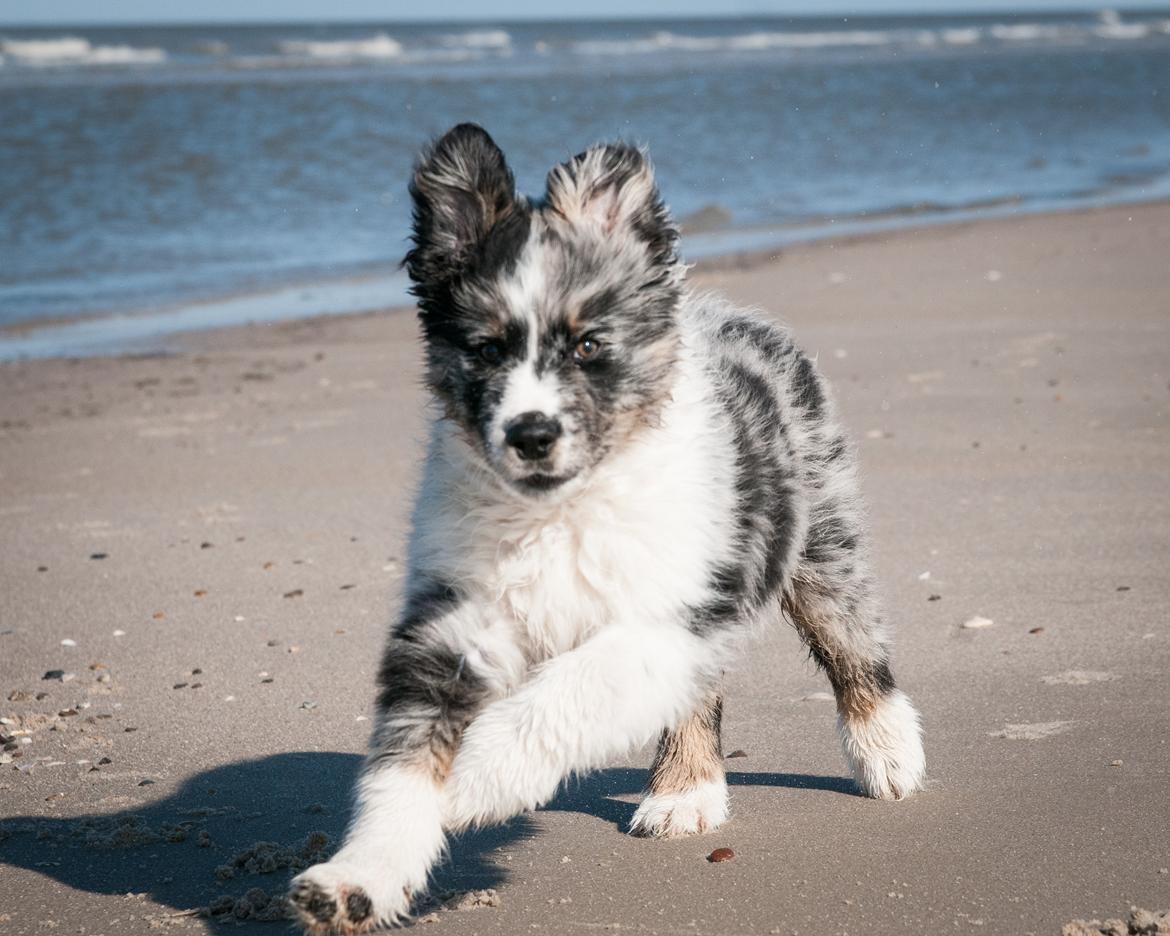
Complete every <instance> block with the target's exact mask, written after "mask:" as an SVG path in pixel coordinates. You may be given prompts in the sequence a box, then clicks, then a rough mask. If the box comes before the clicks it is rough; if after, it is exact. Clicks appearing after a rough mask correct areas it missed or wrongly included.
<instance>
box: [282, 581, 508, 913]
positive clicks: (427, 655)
mask: <svg viewBox="0 0 1170 936" xmlns="http://www.w3.org/2000/svg"><path fill="white" fill-rule="evenodd" d="M524 666H525V661H524V660H523V659H522V657H521V655H520V651H519V649H518V648H517V647H516V646H515V645H514V643H513V642H512V641H511V640H510V639H509V637H508V636H507V631H506V628H504V627H498V626H497V627H494V628H493V627H492V626H491V625H490V624H489V623H488V622H486V621H484V620H482V619H481V618H480V617H479V612H478V611H476V609H475V608H474V606H472V605H470V604H468V605H464V606H462V607H459V608H455V609H452V610H449V611H447V612H446V613H444V614H442V615H439V616H438V617H437V618H436V619H435V620H433V621H426V622H421V623H420V622H418V621H412V620H411V619H410V616H409V614H408V617H407V620H406V621H404V623H403V625H401V626H400V627H399V628H398V631H397V633H396V635H395V636H393V637H392V638H391V639H390V641H389V643H388V645H387V647H386V651H385V655H384V657H383V659H382V668H381V672H380V673H379V676H378V686H379V694H378V707H377V708H378V711H377V722H376V724H375V728H374V733H373V738H372V740H371V746H370V754H369V756H368V757H367V759H366V763H365V766H364V767H363V769H362V774H361V776H360V778H359V779H358V784H357V793H356V798H355V799H356V802H355V806H354V813H353V819H352V820H351V822H350V826H349V829H348V831H347V832H346V836H345V841H344V842H343V843H342V846H341V848H340V849H339V850H338V852H337V853H336V854H335V855H334V856H333V857H332V858H331V859H330V860H329V861H328V862H325V863H323V864H318V865H314V866H313V867H311V868H309V869H308V870H307V871H305V872H303V873H302V874H300V875H298V876H297V877H296V878H294V879H293V882H292V889H291V892H290V895H289V896H290V899H291V901H292V904H293V906H294V908H295V909H296V912H297V915H298V918H299V920H300V922H301V925H302V926H304V927H305V929H307V930H308V931H310V932H313V933H329V932H338V933H357V932H362V931H364V930H368V929H373V928H375V927H378V926H382V925H388V924H393V923H396V922H398V921H399V920H401V919H402V918H403V917H404V916H405V915H406V914H407V912H408V910H409V908H410V903H411V898H412V897H413V896H414V895H415V894H416V893H417V892H418V891H420V890H422V889H423V887H424V886H425V885H426V881H427V875H428V873H429V872H430V869H431V867H432V865H433V864H434V863H435V861H436V860H437V859H438V857H439V855H440V854H441V852H442V850H443V845H444V834H443V816H442V804H443V800H442V795H441V790H442V786H443V783H444V781H445V779H446V777H447V774H448V772H449V771H450V768H451V762H452V759H453V757H454V756H455V751H456V748H457V747H458V745H459V739H460V736H461V735H462V733H463V729H464V727H465V726H466V724H467V723H468V722H469V721H470V720H471V718H472V717H473V716H474V714H475V713H476V712H477V711H478V710H479V709H480V708H481V707H482V706H483V705H484V704H486V703H487V702H488V701H489V700H490V699H492V698H494V697H497V696H499V695H502V694H503V693H504V692H506V691H507V690H508V688H509V687H510V686H511V685H513V684H514V683H515V682H517V681H519V679H520V678H521V676H522V674H523V671H524Z"/></svg>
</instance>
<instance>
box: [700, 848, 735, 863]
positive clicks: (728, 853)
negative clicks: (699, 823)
mask: <svg viewBox="0 0 1170 936" xmlns="http://www.w3.org/2000/svg"><path fill="white" fill-rule="evenodd" d="M734 857H735V852H733V851H732V850H731V849H730V848H716V849H715V851H713V852H711V854H709V855H708V856H707V860H708V861H709V862H711V863H712V864H718V863H719V862H721V861H730V860H731V859H732V858H734Z"/></svg>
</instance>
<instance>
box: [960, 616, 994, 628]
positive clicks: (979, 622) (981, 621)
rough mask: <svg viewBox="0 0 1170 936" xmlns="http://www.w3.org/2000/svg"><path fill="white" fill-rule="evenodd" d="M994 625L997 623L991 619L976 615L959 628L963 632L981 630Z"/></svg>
mask: <svg viewBox="0 0 1170 936" xmlns="http://www.w3.org/2000/svg"><path fill="white" fill-rule="evenodd" d="M994 624H995V621H993V620H992V619H991V618H985V617H980V616H979V615H975V617H972V618H968V619H967V620H965V621H964V622H963V623H962V624H961V625H959V626H960V627H962V628H963V630H981V629H982V628H984V627H991V626H993V625H994Z"/></svg>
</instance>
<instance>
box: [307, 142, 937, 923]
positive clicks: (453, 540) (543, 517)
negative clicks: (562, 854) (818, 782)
mask: <svg viewBox="0 0 1170 936" xmlns="http://www.w3.org/2000/svg"><path fill="white" fill-rule="evenodd" d="M410 192H411V195H412V197H413V199H414V234H413V248H412V249H411V250H410V252H409V253H408V255H407V257H406V268H407V270H408V271H409V273H410V276H411V279H412V281H413V283H414V293H415V295H416V296H417V298H418V305H419V310H420V311H419V314H420V318H421V322H422V332H423V337H424V343H425V348H426V362H427V371H426V373H427V383H428V385H429V387H430V390H431V392H432V393H433V395H434V400H435V402H436V404H437V407H436V411H435V417H434V419H433V421H432V423H431V427H430V439H429V445H428V450H427V455H426V467H425V470H424V474H423V480H422V486H421V490H420V492H419V494H418V499H417V504H416V508H415V512H414V518H413V533H412V536H411V540H410V552H409V564H410V572H409V578H408V584H407V587H406V596H405V606H404V608H403V610H402V613H401V616H400V618H399V619H398V621H397V623H396V625H395V626H394V627H393V628H392V630H391V633H390V636H389V640H388V642H387V646H386V650H385V655H384V656H383V658H382V664H381V671H380V673H379V676H378V696H377V717H376V724H375V727H374V731H373V738H372V741H371V746H370V753H369V756H368V758H367V760H366V763H365V767H364V768H363V770H362V774H361V777H360V779H359V780H358V784H357V793H356V805H355V810H354V817H353V820H352V824H351V826H350V828H349V831H348V833H347V834H346V838H345V842H344V844H343V845H342V846H341V848H340V850H339V851H338V852H337V854H336V855H335V856H334V857H333V858H332V859H331V860H330V861H328V862H326V863H324V864H319V865H316V866H314V867H311V868H309V869H308V870H307V871H305V872H304V873H302V874H301V875H299V876H298V877H297V878H296V879H295V880H294V881H293V885H292V892H291V900H292V902H293V905H294V906H295V908H296V910H297V913H298V915H299V918H300V921H301V923H302V924H303V926H304V927H305V928H306V929H308V930H309V931H311V932H331V931H336V932H341V933H352V932H360V931H363V930H366V929H370V928H374V927H376V926H380V925H387V924H393V923H395V922H398V921H400V920H402V919H403V918H404V917H405V916H406V914H407V913H408V911H409V908H410V904H411V900H412V898H413V897H414V895H416V894H417V893H419V891H421V890H422V889H423V888H424V886H425V885H426V882H427V876H428V874H429V872H430V871H431V868H432V867H433V865H434V864H435V862H436V861H437V860H438V859H439V857H440V855H441V854H442V852H443V848H444V843H445V836H446V835H447V834H448V833H452V832H459V831H460V830H463V829H466V828H468V827H470V826H476V825H482V824H485V823H494V822H501V821H503V820H505V819H507V818H509V817H510V816H514V815H515V814H517V813H519V812H521V811H523V810H526V809H533V808H535V807H537V806H539V805H541V804H542V803H545V802H547V801H548V800H549V799H550V798H551V797H552V796H553V795H554V794H555V793H556V791H557V789H558V787H559V786H560V785H561V782H562V781H563V780H564V779H565V778H566V777H567V776H569V775H570V774H572V773H574V772H578V771H587V770H592V769H595V768H598V767H601V766H602V765H603V764H605V763H606V762H607V761H608V760H610V759H611V758H613V757H615V756H616V755H620V754H622V753H623V752H626V751H628V750H630V749H632V748H634V747H636V746H638V745H642V744H644V743H646V742H648V741H650V740H652V739H653V738H654V737H656V736H657V737H658V738H659V741H658V752H657V754H656V756H655V758H654V763H653V765H652V767H651V769H650V779H649V785H648V789H647V791H646V797H645V799H644V800H643V802H642V804H641V805H640V806H639V807H638V810H637V812H636V813H635V815H634V818H633V821H632V823H631V830H630V831H631V832H633V833H635V834H638V835H647V836H664V837H665V836H679V835H690V834H693V833H699V832H708V831H710V830H712V829H715V828H716V827H718V826H719V824H720V823H722V822H723V821H724V820H725V819H726V818H727V815H728V804H727V785H726V782H725V780H724V772H723V765H722V762H721V757H722V755H721V750H720V740H719V721H720V710H721V705H722V703H721V699H720V697H719V694H718V691H717V689H716V686H717V684H718V681H719V677H720V674H721V671H722V669H723V668H724V667H726V666H727V665H728V663H729V657H730V654H731V651H732V650H733V648H734V645H735V644H737V643H739V642H741V639H742V637H743V635H745V634H746V633H748V632H749V631H751V630H752V629H753V625H754V624H756V623H757V622H769V623H770V622H772V621H774V620H776V619H777V618H779V617H780V616H781V615H782V614H783V615H784V616H786V617H787V618H788V619H789V620H790V621H791V622H792V623H793V624H794V625H795V627H796V629H797V631H798V632H799V634H800V636H801V637H802V638H803V639H804V641H805V643H806V644H807V645H808V648H809V650H810V652H811V654H812V657H813V659H815V660H816V661H817V663H818V664H819V665H820V666H821V667H822V668H823V669H824V671H825V673H826V675H827V676H828V678H829V682H830V683H831V685H832V687H833V691H834V693H835V696H836V700H837V714H838V725H839V728H840V733H841V738H842V741H843V744H844V749H845V757H846V760H847V761H848V763H849V766H850V769H851V770H852V772H853V775H854V777H855V778H856V780H857V783H858V785H859V786H860V788H861V789H862V791H864V792H865V793H866V794H868V795H869V796H873V797H877V798H880V799H900V798H902V797H904V796H908V795H909V794H910V793H912V792H914V791H915V790H917V789H918V788H919V787H920V786H921V785H922V782H923V770H924V766H923V753H922V741H921V733H920V729H919V720H918V714H917V713H916V711H915V710H914V708H913V706H912V705H911V704H910V701H909V699H908V698H907V697H906V696H905V695H904V694H903V693H902V692H901V691H899V690H898V689H897V688H896V687H895V684H894V677H893V676H892V675H891V673H890V665H889V633H888V629H887V626H886V624H885V622H884V621H883V618H882V614H881V611H880V609H879V607H878V604H877V601H876V599H875V596H874V586H873V580H872V577H871V575H870V572H869V569H868V565H867V559H866V542H865V541H866V533H865V523H864V519H863V515H862V508H861V505H860V501H859V498H858V493H857V483H856V479H855V469H854V456H853V453H852V451H851V449H850V446H849V443H848V442H847V441H846V438H845V435H844V433H843V431H842V429H841V427H840V426H839V425H838V423H837V418H836V415H835V412H834V405H833V403H832V401H831V399H830V397H829V393H828V389H827V387H826V385H825V382H824V380H823V378H822V377H821V376H820V375H819V374H818V373H817V372H816V370H815V368H814V366H813V364H812V363H811V362H810V361H809V359H808V358H806V357H805V356H804V355H803V354H802V353H801V352H800V351H799V350H797V348H796V347H795V346H794V345H793V344H792V341H791V340H790V338H789V337H788V335H787V333H786V332H784V331H782V330H780V329H778V328H776V327H774V326H772V325H770V324H767V323H765V322H763V321H761V320H759V319H757V318H755V317H754V316H752V315H751V314H749V313H746V312H742V311H738V310H736V309H733V308H731V307H729V306H728V305H726V304H724V303H723V302H722V301H720V300H718V299H715V298H711V297H707V296H699V295H695V294H693V293H690V292H688V291H687V290H686V289H685V288H684V284H683V276H684V272H685V267H684V266H683V264H682V263H681V262H680V261H679V257H678V253H677V242H678V232H677V230H676V229H675V227H674V226H673V224H672V222H671V220H670V217H669V215H668V213H667V210H666V208H665V206H664V205H663V203H662V200H661V199H660V197H659V194H658V191H657V188H656V186H655V181H654V177H653V174H652V171H651V167H650V163H649V161H648V160H647V158H646V156H645V154H644V153H642V152H641V151H639V150H638V149H636V148H634V147H631V146H628V145H625V144H621V143H618V144H610V145H602V146H595V147H593V148H592V149H589V150H587V151H586V152H584V153H582V154H581V155H580V156H577V157H576V158H574V159H572V160H570V161H569V162H567V163H565V164H563V165H560V166H557V167H556V168H554V169H553V170H552V172H551V173H550V174H549V176H548V185H547V191H546V192H545V194H544V197H543V198H542V199H540V200H538V201H531V200H528V199H526V198H524V197H522V196H520V195H517V193H516V191H515V187H514V183H513V178H512V173H511V171H510V170H509V168H508V166H507V164H506V162H505V160H504V156H503V154H502V153H501V152H500V150H499V148H498V147H497V146H496V144H495V143H494V142H493V141H492V139H491V137H489V136H488V134H487V133H485V132H484V131H483V130H482V129H481V128H479V127H477V126H474V125H472V124H462V125H460V126H457V127H455V128H454V129H452V130H451V131H449V132H448V133H447V134H446V135H445V136H443V137H442V138H441V139H440V140H438V142H436V143H435V144H434V145H433V146H432V147H431V148H430V149H429V150H428V151H427V152H426V153H425V154H424V155H423V157H422V158H421V159H420V161H419V163H418V165H417V167H416V169H415V173H414V178H413V182H412V184H411V187H410Z"/></svg>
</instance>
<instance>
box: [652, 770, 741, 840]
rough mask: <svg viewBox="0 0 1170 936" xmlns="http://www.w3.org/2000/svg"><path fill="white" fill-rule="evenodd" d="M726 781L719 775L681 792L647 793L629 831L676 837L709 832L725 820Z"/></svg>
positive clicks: (726, 812)
mask: <svg viewBox="0 0 1170 936" xmlns="http://www.w3.org/2000/svg"><path fill="white" fill-rule="evenodd" d="M727 814H728V809H727V781H725V780H724V779H723V778H722V777H720V778H719V779H718V780H711V781H709V782H707V783H704V784H701V785H700V786H697V787H695V788H693V789H691V790H686V791H685V792H682V793H650V794H648V795H647V796H646V798H645V799H644V800H642V803H641V805H640V806H639V807H638V811H637V812H635V813H634V818H633V819H631V820H630V834H631V835H640V836H646V837H648V838H678V837H680V836H683V835H700V834H702V833H704V832H713V831H714V830H715V829H717V828H719V826H721V825H722V824H723V823H724V822H725V821H726V820H727Z"/></svg>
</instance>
